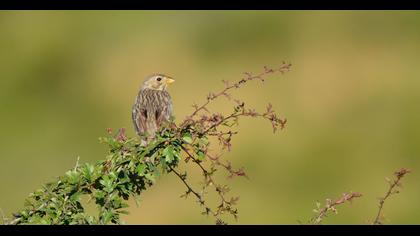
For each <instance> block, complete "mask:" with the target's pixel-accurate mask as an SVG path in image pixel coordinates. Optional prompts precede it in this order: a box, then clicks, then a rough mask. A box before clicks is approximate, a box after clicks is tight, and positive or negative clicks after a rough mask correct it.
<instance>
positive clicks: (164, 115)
mask: <svg viewBox="0 0 420 236" xmlns="http://www.w3.org/2000/svg"><path fill="white" fill-rule="evenodd" d="M159 100H160V101H159V102H158V104H159V105H158V106H157V107H156V108H157V109H156V114H155V116H156V125H157V127H159V128H160V127H161V125H162V123H163V122H165V121H168V120H169V118H170V117H171V115H172V99H171V97H170V95H169V93H168V92H166V91H164V92H162V93H161V94H160V96H159Z"/></svg>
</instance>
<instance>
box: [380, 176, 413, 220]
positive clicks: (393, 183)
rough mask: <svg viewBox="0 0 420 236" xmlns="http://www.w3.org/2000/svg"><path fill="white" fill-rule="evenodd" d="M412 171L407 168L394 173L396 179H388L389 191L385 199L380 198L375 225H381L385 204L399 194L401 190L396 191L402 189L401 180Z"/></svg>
mask: <svg viewBox="0 0 420 236" xmlns="http://www.w3.org/2000/svg"><path fill="white" fill-rule="evenodd" d="M410 172H411V171H410V170H408V169H405V168H401V169H400V170H399V171H396V172H395V173H394V176H395V178H394V179H392V180H391V179H389V178H386V181H387V182H388V183H389V189H388V191H387V192H386V194H385V196H384V197H381V198H379V209H378V213H377V214H376V218H375V220H374V221H373V224H374V225H381V224H382V222H381V220H382V219H383V216H382V210H383V207H384V204H385V201H386V200H387V199H388V198H389V197H390V196H391V195H393V194H398V193H399V190H396V189H397V188H401V187H402V184H401V179H402V178H403V177H404V176H405V175H406V174H408V173H410Z"/></svg>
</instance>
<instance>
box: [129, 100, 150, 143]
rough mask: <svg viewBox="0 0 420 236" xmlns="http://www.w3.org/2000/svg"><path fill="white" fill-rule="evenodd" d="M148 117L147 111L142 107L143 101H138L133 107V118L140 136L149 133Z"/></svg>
mask: <svg viewBox="0 0 420 236" xmlns="http://www.w3.org/2000/svg"><path fill="white" fill-rule="evenodd" d="M147 115H148V114H147V110H146V109H144V108H143V107H142V106H141V101H137V102H136V104H134V106H133V111H132V118H133V123H134V128H135V129H136V132H137V134H138V135H142V134H145V133H146V131H147V126H146V121H147Z"/></svg>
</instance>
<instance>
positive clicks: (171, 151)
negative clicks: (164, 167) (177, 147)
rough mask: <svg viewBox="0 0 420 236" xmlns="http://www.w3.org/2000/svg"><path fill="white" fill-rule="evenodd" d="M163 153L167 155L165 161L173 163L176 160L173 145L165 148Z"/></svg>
mask: <svg viewBox="0 0 420 236" xmlns="http://www.w3.org/2000/svg"><path fill="white" fill-rule="evenodd" d="M163 155H164V156H165V161H166V162H167V163H171V162H172V161H173V160H174V148H173V147H172V146H167V147H166V148H165V149H164V150H163Z"/></svg>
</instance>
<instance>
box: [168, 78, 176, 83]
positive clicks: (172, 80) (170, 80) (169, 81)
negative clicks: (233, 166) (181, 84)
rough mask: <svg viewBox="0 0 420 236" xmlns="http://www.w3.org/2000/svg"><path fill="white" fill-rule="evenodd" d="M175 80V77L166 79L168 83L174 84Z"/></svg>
mask: <svg viewBox="0 0 420 236" xmlns="http://www.w3.org/2000/svg"><path fill="white" fill-rule="evenodd" d="M173 82H175V80H174V79H171V78H167V79H166V84H172V83H173Z"/></svg>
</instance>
